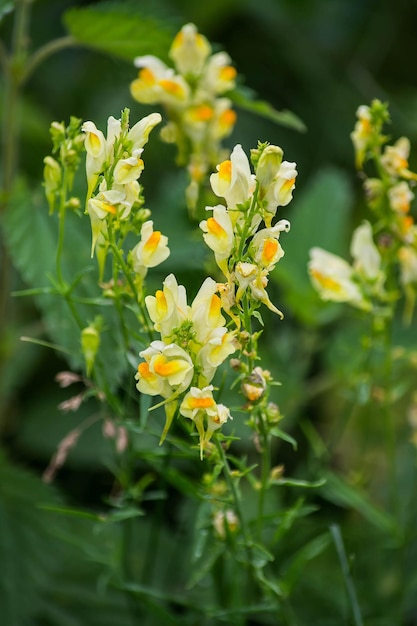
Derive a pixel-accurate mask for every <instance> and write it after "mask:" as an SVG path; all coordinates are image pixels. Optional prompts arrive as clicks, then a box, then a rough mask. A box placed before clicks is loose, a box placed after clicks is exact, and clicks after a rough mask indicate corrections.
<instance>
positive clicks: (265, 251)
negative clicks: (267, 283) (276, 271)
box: [250, 220, 290, 272]
mask: <svg viewBox="0 0 417 626" xmlns="http://www.w3.org/2000/svg"><path fill="white" fill-rule="evenodd" d="M289 230H290V223H289V222H288V220H280V221H279V222H277V224H275V226H273V227H272V228H263V229H262V230H259V231H258V232H257V233H256V234H255V235H254V237H253V239H252V241H251V245H250V248H251V249H252V250H254V254H253V257H254V260H255V261H256V263H257V264H258V265H260V266H261V267H262V268H264V269H267V270H268V271H269V272H270V271H272V270H273V268H274V267H275V265H276V264H277V263H278V261H279V260H280V259H281V258H282V257H283V256H284V250H283V249H282V248H281V245H280V243H279V241H278V239H279V236H280V234H281V232H282V231H285V232H286V233H287V232H288V231H289Z"/></svg>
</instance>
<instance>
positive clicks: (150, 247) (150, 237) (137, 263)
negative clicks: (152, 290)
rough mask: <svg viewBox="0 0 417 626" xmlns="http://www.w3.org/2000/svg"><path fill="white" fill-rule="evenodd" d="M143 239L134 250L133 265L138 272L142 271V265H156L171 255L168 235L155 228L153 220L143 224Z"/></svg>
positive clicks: (141, 233)
mask: <svg viewBox="0 0 417 626" xmlns="http://www.w3.org/2000/svg"><path fill="white" fill-rule="evenodd" d="M140 235H141V240H140V242H139V243H138V245H137V246H135V248H133V250H132V255H133V267H134V269H135V271H136V272H138V273H142V272H141V268H142V267H146V268H148V267H156V266H157V265H159V264H160V263H163V261H165V259H167V258H168V257H169V254H170V251H169V248H168V237H166V236H165V235H162V234H161V232H160V231H159V230H156V231H154V230H153V222H152V220H148V221H147V222H145V223H144V224H143V225H142V228H141V232H140Z"/></svg>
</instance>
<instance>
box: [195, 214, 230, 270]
mask: <svg viewBox="0 0 417 626" xmlns="http://www.w3.org/2000/svg"><path fill="white" fill-rule="evenodd" d="M210 208H211V207H210ZM200 228H201V230H202V231H203V233H204V234H203V239H204V241H205V242H206V244H207V245H208V247H209V248H210V249H211V250H213V252H214V256H215V259H216V263H217V265H218V266H219V268H220V269H221V270H222V272H223V274H224V275H225V276H228V273H229V271H228V267H227V260H228V258H229V257H230V255H231V253H232V250H233V246H234V243H235V236H234V232H233V224H232V220H231V217H230V214H229V213H228V211H227V209H226V208H225V207H224V206H223V205H221V204H218V205H217V206H215V207H213V216H212V217H209V218H208V219H207V220H203V221H202V222H200Z"/></svg>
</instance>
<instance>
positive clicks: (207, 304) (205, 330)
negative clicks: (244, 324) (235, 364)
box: [190, 278, 226, 344]
mask: <svg viewBox="0 0 417 626" xmlns="http://www.w3.org/2000/svg"><path fill="white" fill-rule="evenodd" d="M216 292H217V283H216V281H214V280H213V279H212V278H206V280H205V281H204V282H203V284H202V285H201V287H200V289H199V291H198V293H197V295H196V297H195V298H194V300H193V302H192V304H191V309H190V318H191V320H192V322H193V328H194V330H195V339H196V341H198V342H199V343H201V344H204V343H205V342H206V341H207V340H208V338H209V337H210V335H211V333H212V332H213V330H214V329H216V328H219V327H220V326H224V324H225V323H226V320H225V318H224V317H223V315H222V313H221V308H222V307H221V299H220V297H219V296H218V295H217V293H216Z"/></svg>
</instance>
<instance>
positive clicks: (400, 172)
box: [381, 137, 410, 177]
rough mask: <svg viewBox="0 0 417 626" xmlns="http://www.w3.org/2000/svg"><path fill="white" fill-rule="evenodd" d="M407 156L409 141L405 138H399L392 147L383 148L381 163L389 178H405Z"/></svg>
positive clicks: (408, 154) (408, 153)
mask: <svg viewBox="0 0 417 626" xmlns="http://www.w3.org/2000/svg"><path fill="white" fill-rule="evenodd" d="M409 156H410V141H409V139H408V138H407V137H400V139H398V140H397V141H396V142H395V144H394V145H392V146H385V149H384V152H383V154H382V156H381V163H382V165H383V167H384V168H385V170H386V171H387V173H388V174H389V175H390V176H400V177H401V176H407V174H408V157H409Z"/></svg>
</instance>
